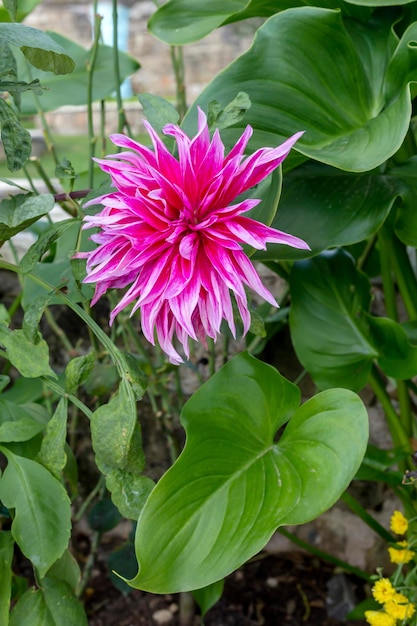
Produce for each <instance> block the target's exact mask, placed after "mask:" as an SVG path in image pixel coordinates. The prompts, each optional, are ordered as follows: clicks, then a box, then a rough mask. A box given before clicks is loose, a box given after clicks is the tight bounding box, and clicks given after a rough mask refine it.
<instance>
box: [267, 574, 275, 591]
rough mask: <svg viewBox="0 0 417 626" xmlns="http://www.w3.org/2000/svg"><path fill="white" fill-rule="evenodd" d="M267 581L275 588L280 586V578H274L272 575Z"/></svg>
mask: <svg viewBox="0 0 417 626" xmlns="http://www.w3.org/2000/svg"><path fill="white" fill-rule="evenodd" d="M265 582H266V584H267V586H268V587H272V589H275V588H276V587H278V578H273V577H272V576H271V577H270V578H267V579H266V581H265Z"/></svg>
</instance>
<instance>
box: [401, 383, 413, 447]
mask: <svg viewBox="0 0 417 626" xmlns="http://www.w3.org/2000/svg"><path fill="white" fill-rule="evenodd" d="M397 393H398V402H399V405H400V417H401V423H402V425H403V426H404V429H405V431H406V432H407V434H408V437H409V439H411V438H412V437H413V436H414V427H415V420H414V418H413V412H412V410H411V401H410V395H409V393H408V387H407V383H406V382H405V380H397Z"/></svg>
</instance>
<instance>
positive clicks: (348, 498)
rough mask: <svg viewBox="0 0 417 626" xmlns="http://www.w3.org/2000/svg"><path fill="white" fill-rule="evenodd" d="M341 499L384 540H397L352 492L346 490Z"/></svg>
mask: <svg viewBox="0 0 417 626" xmlns="http://www.w3.org/2000/svg"><path fill="white" fill-rule="evenodd" d="M340 499H341V500H343V502H344V503H345V504H347V505H348V507H349V508H350V509H351V510H352V511H353V512H354V513H355V515H357V517H359V518H360V519H361V520H362V521H363V522H365V524H366V525H367V526H369V528H371V529H372V530H373V531H375V532H376V533H377V534H378V535H379V536H380V537H382V539H384V541H388V542H395V541H396V539H395V537H393V535H391V533H389V532H388V531H387V530H386V529H385V528H384V527H383V526H381V524H379V522H377V521H376V519H375V518H373V517H372V515H369V513H368V512H367V511H366V510H365V509H364V508H363V506H361V504H359V502H358V501H357V500H356V498H354V497H353V496H352V495H351V494H350V493H348V492H347V491H345V493H343V494H342V496H341V498H340Z"/></svg>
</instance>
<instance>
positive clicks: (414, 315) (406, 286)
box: [390, 234, 417, 320]
mask: <svg viewBox="0 0 417 626" xmlns="http://www.w3.org/2000/svg"><path fill="white" fill-rule="evenodd" d="M391 251H392V252H391V255H390V257H391V258H390V262H391V263H392V267H393V270H394V273H395V276H396V279H397V284H398V289H399V290H400V293H401V297H402V299H403V301H404V306H405V308H406V310H407V313H408V315H409V317H410V318H411V319H412V320H416V319H417V280H416V275H415V273H414V270H413V268H412V266H411V262H410V258H409V256H408V252H407V249H406V246H405V245H404V244H403V243H402V242H401V241H400V240H399V239H398V238H397V237H396V236H395V235H394V234H393V235H392V238H391Z"/></svg>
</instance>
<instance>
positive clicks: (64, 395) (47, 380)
mask: <svg viewBox="0 0 417 626" xmlns="http://www.w3.org/2000/svg"><path fill="white" fill-rule="evenodd" d="M40 379H41V380H42V382H43V383H44V384H45V385H47V387H49V388H50V389H52V391H55V393H57V394H58V396H59V397H60V398H68V400H70V401H71V402H72V403H73V404H74V405H75V406H76V407H77V408H78V409H80V411H82V413H84V415H85V416H86V417H87V418H88V419H91V418H92V415H93V412H92V411H90V409H89V408H88V406H86V405H85V404H84V403H83V402H81V400H79V399H78V398H77V396H74V395H73V394H72V393H68V392H67V391H65V389H64V388H63V387H61V385H59V384H58V383H57V382H55V381H54V380H53V378H48V377H47V376H41V377H40Z"/></svg>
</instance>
